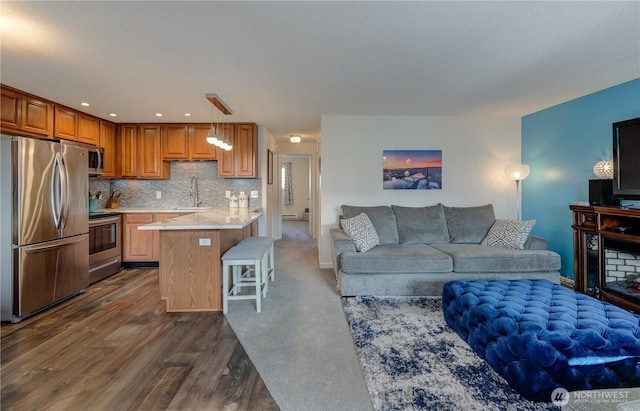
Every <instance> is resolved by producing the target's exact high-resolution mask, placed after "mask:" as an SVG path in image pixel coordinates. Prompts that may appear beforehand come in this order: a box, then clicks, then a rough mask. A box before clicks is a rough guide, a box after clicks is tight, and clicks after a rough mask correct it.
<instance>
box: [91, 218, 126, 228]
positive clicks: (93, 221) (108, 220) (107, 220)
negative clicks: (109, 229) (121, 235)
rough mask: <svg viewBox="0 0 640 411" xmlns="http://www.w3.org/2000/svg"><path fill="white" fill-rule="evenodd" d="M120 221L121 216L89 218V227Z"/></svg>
mask: <svg viewBox="0 0 640 411" xmlns="http://www.w3.org/2000/svg"><path fill="white" fill-rule="evenodd" d="M118 222H120V216H119V215H117V216H109V217H98V218H93V219H90V220H89V227H97V226H99V225H105V224H112V223H118Z"/></svg>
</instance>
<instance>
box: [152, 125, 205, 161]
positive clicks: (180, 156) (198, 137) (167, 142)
mask: <svg viewBox="0 0 640 411" xmlns="http://www.w3.org/2000/svg"><path fill="white" fill-rule="evenodd" d="M210 128H211V125H210V124H165V125H163V126H162V158H163V159H164V160H215V159H216V146H214V145H212V144H209V143H207V135H208V134H209V129H210Z"/></svg>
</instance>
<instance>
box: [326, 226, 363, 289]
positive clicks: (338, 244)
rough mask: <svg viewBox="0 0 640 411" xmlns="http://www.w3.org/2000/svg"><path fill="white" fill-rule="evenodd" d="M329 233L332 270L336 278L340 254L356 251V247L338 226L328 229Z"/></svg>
mask: <svg viewBox="0 0 640 411" xmlns="http://www.w3.org/2000/svg"><path fill="white" fill-rule="evenodd" d="M329 233H330V235H331V252H332V254H333V271H334V272H335V274H336V278H338V271H340V254H342V253H344V252H347V251H358V250H357V249H356V243H354V242H353V241H352V240H351V238H350V237H349V236H348V235H347V233H345V232H344V230H342V229H340V228H331V229H330V230H329Z"/></svg>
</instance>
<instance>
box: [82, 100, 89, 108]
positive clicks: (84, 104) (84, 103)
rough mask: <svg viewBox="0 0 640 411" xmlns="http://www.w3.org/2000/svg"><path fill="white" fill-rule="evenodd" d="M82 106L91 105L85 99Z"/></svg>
mask: <svg viewBox="0 0 640 411" xmlns="http://www.w3.org/2000/svg"><path fill="white" fill-rule="evenodd" d="M80 105H81V106H85V107H89V103H87V102H86V101H83V102H82V103H80Z"/></svg>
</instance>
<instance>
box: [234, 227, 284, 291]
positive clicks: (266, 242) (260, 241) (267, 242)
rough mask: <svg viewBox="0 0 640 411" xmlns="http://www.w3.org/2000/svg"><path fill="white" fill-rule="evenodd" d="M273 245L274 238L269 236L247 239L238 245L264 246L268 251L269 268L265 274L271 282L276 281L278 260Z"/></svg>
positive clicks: (267, 267)
mask: <svg viewBox="0 0 640 411" xmlns="http://www.w3.org/2000/svg"><path fill="white" fill-rule="evenodd" d="M273 243H274V241H273V238H272V237H267V236H258V237H247V238H245V239H243V240H241V241H240V242H239V243H238V245H243V244H250V245H255V246H263V247H265V248H266V249H267V266H266V269H265V270H264V271H263V273H266V275H265V277H266V278H269V279H270V280H271V281H273V280H275V279H276V260H275V258H274V253H273Z"/></svg>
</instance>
